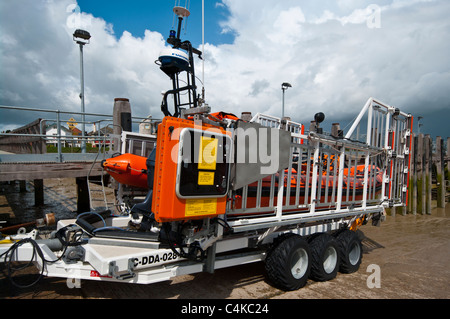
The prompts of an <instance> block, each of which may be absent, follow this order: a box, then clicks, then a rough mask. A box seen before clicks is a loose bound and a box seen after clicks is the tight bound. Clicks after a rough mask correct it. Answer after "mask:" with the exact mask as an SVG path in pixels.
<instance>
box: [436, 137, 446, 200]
mask: <svg viewBox="0 0 450 319" xmlns="http://www.w3.org/2000/svg"><path fill="white" fill-rule="evenodd" d="M436 183H437V207H439V208H444V207H445V170H444V140H443V139H442V137H440V136H437V137H436Z"/></svg>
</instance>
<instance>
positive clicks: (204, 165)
mask: <svg viewBox="0 0 450 319" xmlns="http://www.w3.org/2000/svg"><path fill="white" fill-rule="evenodd" d="M218 145H219V140H218V139H216V138H211V137H206V136H202V137H201V140H200V154H199V156H198V169H206V170H215V169H216V162H217V147H218Z"/></svg>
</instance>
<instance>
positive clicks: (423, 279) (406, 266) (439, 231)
mask: <svg viewBox="0 0 450 319" xmlns="http://www.w3.org/2000/svg"><path fill="white" fill-rule="evenodd" d="M68 184H70V183H69V181H67V180H65V179H58V180H52V182H51V183H47V181H46V182H45V184H44V188H45V201H46V204H45V206H44V207H41V208H36V207H33V200H32V199H33V197H32V196H33V195H32V191H31V189H30V190H29V191H27V193H25V194H21V195H20V194H15V193H16V192H17V189H18V186H17V185H16V186H14V187H16V188H15V189H12V188H8V187H10V186H11V185H6V188H4V189H2V193H1V194H2V198H3V201H2V202H0V209H1V211H0V213H4V214H5V211H7V210H8V209H9V210H12V211H13V213H14V215H15V218H24V219H23V221H27V219H33V218H36V217H38V218H41V217H42V215H39V214H41V213H42V212H44V211H46V212H48V211H53V212H54V213H55V214H56V215H57V218H58V219H59V218H73V217H74V216H76V213H75V212H74V211H75V209H76V200H75V199H74V198H76V189H75V186H74V185H73V186H71V185H68ZM73 184H74V183H73ZM1 187H5V185H1ZM11 187H12V186H11ZM30 187H31V185H30ZM7 191H9V192H10V193H9V194H7V193H6V192H7ZM30 194H31V195H30ZM111 195H112V193H109V196H111ZM14 196H15V197H16V199H17V200H18V204H15V205H16V206H14V205H11V204H10V203H12V202H13V198H14ZM27 196H28V199H26V198H27ZM29 197H31V199H30V198H29ZM8 198H9V199H8ZM5 200H6V202H5ZM8 207H9V208H8ZM17 211H21V212H22V213H23V215H22V217H20V216H21V215H20V213H19V214H17V213H16V212H17ZM18 216H19V217H18ZM359 234H360V236H361V237H362V238H363V245H364V255H363V259H362V264H361V268H360V270H359V271H358V272H356V273H353V274H338V276H337V277H336V278H335V279H333V280H331V281H328V282H315V281H312V280H309V281H308V283H307V285H306V286H305V287H304V288H302V289H300V290H298V291H293V292H284V291H281V290H279V289H276V288H274V287H272V286H271V285H270V284H269V283H268V281H267V279H266V277H265V274H264V265H263V264H262V263H255V264H249V265H243V266H237V267H232V268H227V269H220V270H217V271H216V272H215V273H214V274H207V273H199V274H193V275H186V276H180V277H177V278H174V279H173V280H171V281H166V282H161V283H156V284H152V285H132V284H121V283H108V282H101V281H82V282H81V287H80V288H72V289H71V288H69V287H68V285H67V282H66V280H65V279H60V278H43V279H42V280H41V281H40V282H39V283H38V284H37V285H36V286H34V287H32V288H28V289H22V290H18V289H15V288H13V287H11V285H10V284H9V281H8V280H7V279H6V278H5V276H4V269H3V271H1V272H0V298H2V299H448V298H450V269H449V267H448V265H450V205H449V204H447V206H446V208H445V209H439V208H434V209H433V210H432V214H431V215H406V216H402V215H399V214H397V215H396V216H387V220H386V221H385V222H383V223H382V224H381V227H373V226H370V225H366V226H363V227H361V229H360V231H359ZM374 267H375V268H374ZM373 269H379V274H380V276H379V288H377V287H373V286H374V280H373V278H374V277H373V276H371V275H373V274H374V270H373ZM371 286H372V287H371Z"/></svg>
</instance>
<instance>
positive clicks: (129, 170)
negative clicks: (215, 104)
mask: <svg viewBox="0 0 450 319" xmlns="http://www.w3.org/2000/svg"><path fill="white" fill-rule="evenodd" d="M326 160H327V158H323V159H322V163H326ZM330 160H332V163H330V174H329V175H328V178H327V176H326V175H325V173H324V174H323V175H322V176H319V177H318V184H319V185H320V192H321V197H323V196H327V197H328V198H327V200H326V201H325V202H330V201H331V197H332V196H333V189H334V195H335V196H336V194H337V189H336V187H333V186H334V183H335V182H336V183H337V180H338V179H337V176H336V178H333V176H334V173H333V170H334V169H337V168H335V167H333V164H335V161H334V160H333V159H330ZM336 162H337V161H336ZM102 165H103V168H104V169H105V170H106V171H107V172H108V173H109V174H110V175H111V176H112V177H113V178H114V179H115V180H116V181H118V182H119V183H121V184H125V185H128V186H132V187H138V188H144V189H145V188H147V189H149V188H150V187H149V185H148V178H147V173H148V171H147V158H145V157H142V156H137V155H133V154H123V155H120V156H117V157H113V158H110V159H107V160H105V161H103V162H102ZM308 165H311V164H309V163H307V161H303V163H302V164H301V165H298V166H296V167H297V169H298V170H299V171H297V169H295V168H291V175H290V181H288V176H289V174H288V170H287V169H286V170H285V174H284V186H285V188H284V196H286V194H287V191H288V189H289V190H290V205H295V202H296V200H295V199H296V194H297V183H299V184H300V185H299V196H300V198H299V203H303V202H304V198H305V196H306V189H308V194H311V187H312V186H311V181H312V174H311V173H310V172H311V169H309V170H308V167H307V166H308ZM324 166H326V165H324ZM364 167H365V166H364V165H357V166H355V167H350V168H344V171H343V173H344V176H343V196H346V194H347V189H349V191H350V192H349V196H350V198H352V200H355V201H357V200H361V199H362V195H363V190H364V184H363V180H364ZM372 170H375V172H372ZM279 179H280V176H279V174H275V178H274V181H275V190H274V195H275V197H274V200H273V202H272V203H273V204H275V203H276V202H277V197H276V195H277V194H276V192H277V190H276V187H277V186H278V183H279ZM382 180H383V179H382V171H381V170H380V169H379V168H378V167H376V166H369V185H370V187H371V189H375V192H377V193H378V192H379V191H380V190H381V186H382ZM289 183H290V188H288V187H287V186H288V184H289ZM271 186H272V176H267V177H265V178H263V179H262V181H261V199H260V207H268V206H269V205H270V190H271ZM257 191H258V182H255V183H252V184H250V185H248V188H247V202H246V208H254V207H256V205H257V203H256V201H257ZM242 194H243V190H242V189H240V190H238V191H237V192H236V195H235V197H234V199H233V207H232V209H240V208H242ZM353 196H354V197H353ZM231 215H232V213H231Z"/></svg>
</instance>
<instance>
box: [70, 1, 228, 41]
mask: <svg viewBox="0 0 450 319" xmlns="http://www.w3.org/2000/svg"><path fill="white" fill-rule="evenodd" d="M178 2H181V6H183V7H185V6H187V5H186V1H185V0H181V1H178ZM189 2H190V3H188V5H189V10H190V12H191V16H190V17H189V18H188V19H187V30H186V35H185V34H184V32H182V38H183V37H184V40H190V41H191V42H192V44H193V45H194V46H197V47H200V45H201V42H202V1H201V0H190V1H189ZM218 3H219V5H218ZM220 3H221V2H220V1H215V0H205V42H209V43H213V44H215V45H219V44H224V43H232V42H233V40H234V36H233V34H230V33H223V32H222V28H221V27H220V24H219V23H220V21H223V20H225V19H226V18H227V16H228V15H229V12H228V10H227V8H226V6H224V5H220ZM78 5H79V7H80V10H81V11H82V12H86V13H91V14H93V15H94V16H95V17H100V18H103V19H104V20H105V21H106V22H108V23H111V24H113V26H114V27H113V28H114V33H115V36H116V37H120V36H121V35H122V33H123V32H124V31H128V32H130V33H131V34H132V35H133V36H134V37H143V36H144V31H145V30H150V31H157V32H160V33H162V34H163V35H164V36H166V35H167V36H168V35H169V30H170V29H171V28H172V26H173V22H174V19H173V16H174V14H173V11H172V9H173V7H174V6H175V1H174V0H162V1H161V0H160V1H154V0H128V1H111V0H94V1H93V0H78ZM176 27H177V24H176V22H175V27H174V28H175V29H176Z"/></svg>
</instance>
